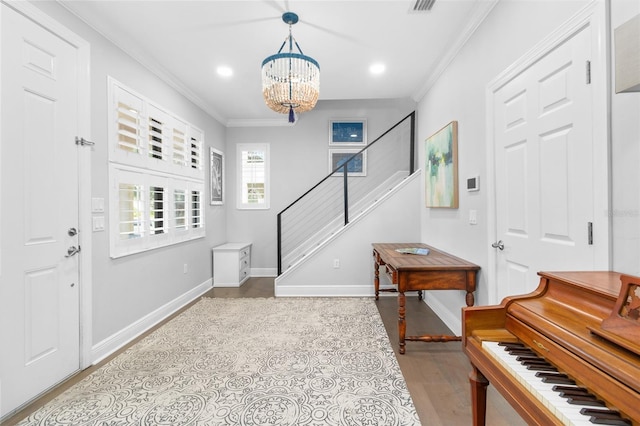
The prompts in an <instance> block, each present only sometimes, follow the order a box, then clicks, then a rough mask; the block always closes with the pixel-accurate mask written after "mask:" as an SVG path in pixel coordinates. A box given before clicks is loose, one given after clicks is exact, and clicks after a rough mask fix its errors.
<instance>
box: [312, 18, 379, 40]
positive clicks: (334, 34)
mask: <svg viewBox="0 0 640 426" xmlns="http://www.w3.org/2000/svg"><path fill="white" fill-rule="evenodd" d="M300 23H301V24H303V25H308V26H310V27H312V28H315V29H317V30H320V31H322V32H325V33H327V34H331V35H333V36H336V37H338V38H340V39H342V40H345V41H351V42H353V43H357V44H360V45H366V44H367V42H366V41H365V40H361V39H358V38H356V37H353V36H350V35H347V34H345V33H341V32H338V31H334V30H330V29H328V28H325V27H321V26H320V25H316V24H312V23H310V22H304V21H300Z"/></svg>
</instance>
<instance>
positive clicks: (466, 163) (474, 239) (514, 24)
mask: <svg viewBox="0 0 640 426" xmlns="http://www.w3.org/2000/svg"><path fill="white" fill-rule="evenodd" d="M586 3H587V2H586V1H554V2H547V1H524V0H523V1H501V2H499V3H498V4H497V5H496V6H495V8H494V9H493V10H492V11H491V13H490V14H489V15H488V16H487V18H486V20H485V21H484V22H483V23H482V24H481V25H480V27H479V28H478V29H477V30H476V32H475V33H474V34H473V36H472V37H471V38H470V40H469V41H468V42H467V44H466V45H465V46H464V47H463V48H462V50H461V51H460V54H459V55H458V56H457V57H456V58H455V60H454V61H453V62H452V63H451V64H450V65H449V67H448V68H447V69H446V70H445V72H444V73H443V74H442V76H441V77H440V79H439V80H438V81H437V82H436V83H435V84H434V85H433V86H432V87H431V89H430V90H429V91H428V92H427V94H426V95H425V97H424V98H423V99H422V100H421V101H420V102H419V105H418V138H417V139H418V143H419V147H420V151H419V159H420V164H419V165H420V167H423V166H424V161H425V157H424V140H425V139H426V138H428V137H429V136H430V135H431V134H433V133H434V132H435V131H437V130H438V129H440V128H441V127H443V126H444V125H445V124H447V123H448V122H450V121H452V120H457V121H458V161H459V163H458V175H459V179H460V185H459V188H460V192H459V194H460V203H459V208H458V209H428V208H425V207H424V202H423V204H422V207H421V212H422V213H421V218H422V221H421V223H422V242H424V243H427V244H430V245H433V246H434V247H438V248H440V249H442V250H444V251H447V252H449V253H452V254H454V255H457V256H460V257H462V258H464V259H467V260H469V261H471V262H473V263H476V264H478V265H480V266H481V268H482V269H484V270H486V269H487V267H488V264H487V263H488V250H489V246H490V244H491V243H492V242H493V241H491V240H490V239H489V238H488V235H487V233H488V223H487V221H488V219H489V218H488V217H487V210H488V205H487V203H488V200H487V195H488V194H487V191H486V189H485V187H484V186H483V182H486V175H487V169H486V158H487V148H486V147H487V141H486V140H485V135H486V122H485V120H486V109H485V90H486V86H487V84H488V83H489V82H490V81H491V80H492V79H494V78H495V77H496V76H497V75H499V74H500V73H501V72H502V71H503V70H504V69H505V68H507V67H508V66H509V65H511V64H512V63H513V62H515V61H516V60H517V59H518V58H519V57H521V56H522V55H524V54H525V53H526V52H527V51H528V50H529V49H531V48H532V47H533V46H534V45H535V44H536V43H538V42H539V41H540V40H542V39H543V38H544V37H545V36H547V35H548V34H549V33H551V32H552V31H553V30H554V29H556V28H557V27H559V26H560V25H561V24H562V23H563V22H564V21H566V20H567V19H568V18H569V17H570V16H572V15H573V14H574V13H575V12H577V11H578V10H579V9H580V8H581V7H582V6H584V5H585V4H586ZM474 175H479V176H480V191H478V192H467V191H466V189H465V188H466V187H465V185H464V183H465V182H466V178H467V177H471V176H474ZM423 187H424V183H423ZM423 193H424V191H423ZM472 209H473V210H476V211H477V220H478V224H477V225H470V224H469V221H468V219H469V210H472ZM432 293H433V294H431V295H429V297H427V298H426V300H427V301H429V300H431V302H429V304H430V305H431V306H433V307H434V309H435V310H436V311H437V312H438V314H439V315H440V316H441V317H449V318H459V316H460V308H461V307H462V306H465V298H464V296H465V293H464V292H463V291H460V292H458V291H447V292H442V291H440V292H432ZM487 301H488V295H487V283H486V276H485V274H483V272H482V270H481V271H480V274H479V278H478V288H477V291H476V304H477V305H484V304H487ZM443 309H444V312H443V311H442V310H443ZM449 325H450V327H451V324H449ZM454 331H455V332H458V331H457V330H454Z"/></svg>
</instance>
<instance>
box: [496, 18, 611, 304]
mask: <svg viewBox="0 0 640 426" xmlns="http://www.w3.org/2000/svg"><path fill="white" fill-rule="evenodd" d="M592 31H593V28H592V27H591V26H589V25H586V26H584V27H583V28H581V29H580V30H579V31H577V32H575V33H574V34H572V35H571V36H570V37H568V39H566V40H563V41H561V42H560V43H559V44H558V45H556V46H554V47H553V48H552V49H551V50H550V51H548V52H545V53H544V54H542V55H541V57H540V59H539V60H537V61H533V62H532V63H531V64H530V65H529V66H527V67H525V68H524V69H523V70H522V71H521V72H520V73H518V74H517V75H515V76H514V77H513V78H512V79H510V80H509V81H508V82H507V83H506V84H505V85H503V86H502V87H500V88H499V89H498V90H497V91H495V92H494V93H493V99H492V101H493V114H494V115H493V132H494V140H493V143H494V155H495V158H494V166H495V171H494V172H495V191H496V192H495V197H496V206H495V208H496V244H495V245H498V244H499V245H500V246H499V247H498V248H496V279H495V288H494V289H493V291H492V293H490V302H491V303H498V302H499V301H501V300H502V299H503V298H504V297H505V296H508V295H518V294H526V293H529V292H531V291H532V290H534V289H535V288H536V286H537V285H538V283H539V277H538V276H537V272H539V271H559V270H593V269H595V268H596V267H597V266H598V265H599V262H600V263H602V260H601V259H600V260H599V259H597V258H596V254H597V253H598V250H597V248H596V245H598V244H604V245H605V246H606V245H607V242H606V241H592V238H591V237H590V235H591V234H590V229H591V228H592V225H593V223H594V222H596V219H599V218H596V215H597V214H598V213H597V210H598V208H599V207H600V206H601V205H602V204H601V203H597V202H595V201H594V193H596V192H598V191H596V190H595V189H594V188H596V187H597V186H599V185H601V183H598V182H596V173H595V172H594V170H595V169H596V168H597V167H594V164H595V163H596V162H601V161H606V158H594V144H595V143H605V144H606V140H605V141H595V140H594V139H596V138H595V136H594V128H595V125H594V122H593V117H594V114H593V110H594V102H595V101H594V99H595V96H594V91H593V87H594V86H593V85H592V84H591V82H590V81H588V79H589V77H588V69H587V68H588V67H589V66H590V65H589V64H590V62H588V61H592ZM598 223H600V222H599V221H598ZM605 265H606V263H605ZM492 284H493V283H492ZM491 296H494V299H493V300H491Z"/></svg>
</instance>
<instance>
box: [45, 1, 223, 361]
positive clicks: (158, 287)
mask: <svg viewBox="0 0 640 426" xmlns="http://www.w3.org/2000/svg"><path fill="white" fill-rule="evenodd" d="M34 4H35V5H36V6H37V7H39V8H41V9H42V10H43V11H44V12H45V13H47V14H48V15H50V16H51V17H52V18H53V19H55V20H57V21H58V22H60V23H61V24H63V25H65V26H66V27H68V28H69V29H70V30H72V31H74V32H75V33H76V34H78V35H79V36H81V37H82V38H84V39H85V40H86V41H88V42H89V43H90V45H91V63H90V67H91V128H92V132H91V134H90V135H83V136H84V137H85V138H86V139H89V140H92V141H95V142H96V146H95V147H94V150H93V153H92V162H91V167H92V197H99V198H104V199H105V203H106V205H105V211H108V200H109V189H108V168H107V164H108V149H107V140H108V139H107V76H109V75H110V76H113V77H114V78H116V79H117V80H118V81H120V82H122V83H123V84H125V85H126V86H128V87H131V88H132V89H134V90H136V91H137V92H139V93H141V94H142V95H144V96H146V97H147V98H149V99H150V100H152V101H154V102H156V103H157V104H159V105H162V106H163V107H166V108H167V109H169V110H171V111H172V112H173V113H175V114H176V115H178V116H180V117H183V118H184V119H186V120H187V121H189V122H191V123H192V124H194V125H196V126H197V127H199V128H200V129H202V130H203V131H204V133H205V144H206V151H205V152H206V154H207V157H206V158H207V161H208V150H209V148H208V147H209V146H212V145H213V146H215V147H216V148H218V149H224V132H225V129H224V127H223V126H222V125H220V124H219V123H218V122H217V121H215V120H214V119H212V118H211V117H210V116H209V115H207V114H205V113H204V112H203V111H202V110H200V109H199V108H197V107H196V106H195V105H194V104H193V103H191V102H190V101H189V100H187V99H186V98H185V97H184V96H182V95H180V94H179V93H178V92H176V91H175V90H174V89H172V88H171V87H170V86H169V85H167V84H166V83H165V82H163V81H162V80H161V79H160V78H158V77H157V76H155V75H154V74H152V73H151V72H149V71H148V70H147V69H146V68H145V67H143V66H142V65H141V64H140V63H138V62H137V61H136V60H134V59H133V58H131V57H130V56H128V55H127V54H125V53H124V52H123V51H122V50H120V49H119V48H117V47H116V46H114V45H113V44H112V43H110V42H109V41H108V40H106V39H105V38H103V37H102V36H101V35H99V34H98V33H96V32H95V31H93V30H92V29H90V28H89V27H88V26H87V25H85V24H84V23H82V22H81V21H80V20H78V19H77V18H76V17H75V16H73V15H72V14H70V13H68V12H67V11H66V10H65V9H64V8H62V7H61V6H59V5H58V4H57V3H56V2H34ZM206 170H207V172H206V174H205V176H208V163H207V167H206ZM205 193H206V194H208V184H206V188H205ZM205 220H206V226H207V237H206V238H202V239H198V240H195V241H191V242H186V243H182V244H178V245H174V246H171V247H165V248H161V249H157V250H152V251H150V252H146V253H142V254H136V255H131V256H126V257H123V258H119V259H117V260H113V259H111V258H110V257H109V234H108V231H109V228H110V224H109V223H108V216H107V226H106V228H107V230H106V231H105V232H95V233H93V248H92V250H93V259H92V262H93V305H92V317H93V333H92V334H93V346H94V347H95V346H96V345H98V344H99V343H100V342H102V341H103V340H104V339H108V338H110V337H112V336H113V335H114V334H117V333H120V332H122V330H124V329H126V328H127V327H129V326H131V325H132V324H134V323H136V322H138V321H141V320H142V321H144V318H145V317H146V316H148V315H150V314H151V313H153V312H154V311H156V310H158V309H160V308H162V307H163V306H164V305H166V304H168V303H170V302H172V301H174V300H176V299H178V298H179V297H180V296H183V295H185V294H187V293H188V292H190V291H193V290H194V289H196V288H197V287H198V286H200V285H203V284H205V283H207V281H208V280H210V278H211V270H212V269H211V252H210V248H211V247H212V246H214V245H217V244H219V243H220V242H223V241H224V240H225V232H226V231H225V229H226V220H225V211H224V208H222V207H210V206H208V204H207V208H206V216H205ZM184 263H187V264H188V273H187V274H184V273H183V264H184ZM107 350H108V348H107Z"/></svg>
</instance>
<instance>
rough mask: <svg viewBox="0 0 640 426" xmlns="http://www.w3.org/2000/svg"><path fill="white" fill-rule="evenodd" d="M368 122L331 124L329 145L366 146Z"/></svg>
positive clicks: (339, 121) (352, 121)
mask: <svg viewBox="0 0 640 426" xmlns="http://www.w3.org/2000/svg"><path fill="white" fill-rule="evenodd" d="M366 144H367V120H333V121H330V122H329V145H347V146H349V145H366Z"/></svg>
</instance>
